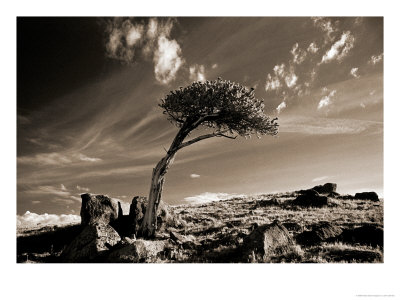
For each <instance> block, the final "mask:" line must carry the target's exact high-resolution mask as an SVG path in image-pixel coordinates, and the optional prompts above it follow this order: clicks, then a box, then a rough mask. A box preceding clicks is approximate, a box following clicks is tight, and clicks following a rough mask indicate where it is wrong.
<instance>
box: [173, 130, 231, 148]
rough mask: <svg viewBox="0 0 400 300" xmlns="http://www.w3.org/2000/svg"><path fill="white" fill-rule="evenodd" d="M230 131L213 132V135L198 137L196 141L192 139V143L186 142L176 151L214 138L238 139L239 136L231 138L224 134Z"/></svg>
mask: <svg viewBox="0 0 400 300" xmlns="http://www.w3.org/2000/svg"><path fill="white" fill-rule="evenodd" d="M229 131H230V130H224V131H217V132H213V133H209V134H205V135H201V136H198V137H197V138H194V139H192V140H190V141H187V142H184V143H182V144H181V145H179V146H178V147H177V148H176V151H178V150H179V149H182V148H184V147H187V146H190V145H192V144H194V143H197V142H200V141H202V140H205V139H209V138H212V137H226V138H229V139H236V137H237V136H230V135H226V134H224V133H226V132H229Z"/></svg>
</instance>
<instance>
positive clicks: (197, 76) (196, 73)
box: [189, 64, 206, 81]
mask: <svg viewBox="0 0 400 300" xmlns="http://www.w3.org/2000/svg"><path fill="white" fill-rule="evenodd" d="M189 74H190V75H189V78H190V80H193V81H205V80H206V77H205V75H204V66H203V65H197V64H196V65H193V66H191V67H189Z"/></svg>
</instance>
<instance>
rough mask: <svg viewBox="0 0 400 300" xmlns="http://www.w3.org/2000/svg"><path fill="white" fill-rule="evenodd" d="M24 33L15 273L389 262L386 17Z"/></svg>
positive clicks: (20, 37)
mask: <svg viewBox="0 0 400 300" xmlns="http://www.w3.org/2000/svg"><path fill="white" fill-rule="evenodd" d="M17 29H18V30H17V52H18V53H17V237H16V238H17V253H16V259H17V262H18V263H383V262H384V216H383V211H384V191H383V18H381V17H289V18H278V17H257V18H240V17H202V18H191V17H177V18H172V17H115V18H111V17H98V18H83V17H80V18H53V17H52V18H46V17H44V18H38V17H33V18H29V17H19V18H17ZM210 33H212V34H210Z"/></svg>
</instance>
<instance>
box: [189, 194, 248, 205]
mask: <svg viewBox="0 0 400 300" xmlns="http://www.w3.org/2000/svg"><path fill="white" fill-rule="evenodd" d="M243 196H244V195H239V194H228V193H209V192H205V193H202V194H200V195H196V196H192V197H186V198H185V199H184V200H185V201H187V202H189V203H190V204H202V203H210V202H215V201H221V200H228V199H231V198H235V197H243Z"/></svg>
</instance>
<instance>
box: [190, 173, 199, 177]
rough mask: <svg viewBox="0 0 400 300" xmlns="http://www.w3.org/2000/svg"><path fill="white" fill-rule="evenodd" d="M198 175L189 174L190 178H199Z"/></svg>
mask: <svg viewBox="0 0 400 300" xmlns="http://www.w3.org/2000/svg"><path fill="white" fill-rule="evenodd" d="M199 177H200V175H199V174H190V178H199Z"/></svg>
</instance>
